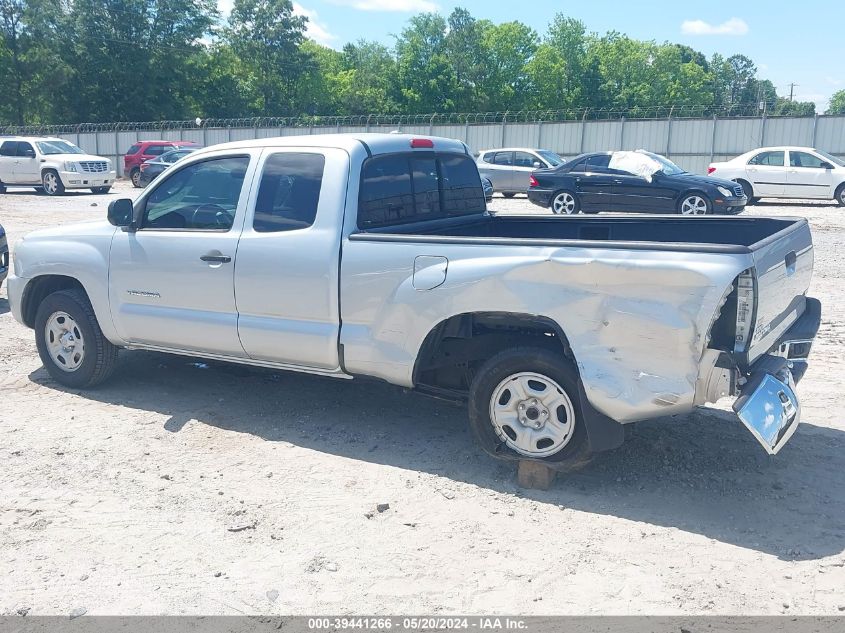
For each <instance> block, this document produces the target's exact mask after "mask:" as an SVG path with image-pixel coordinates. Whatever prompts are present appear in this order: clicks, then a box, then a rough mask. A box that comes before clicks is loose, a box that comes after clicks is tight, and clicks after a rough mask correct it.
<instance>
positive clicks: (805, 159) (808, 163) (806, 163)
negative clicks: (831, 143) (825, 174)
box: [789, 151, 827, 169]
mask: <svg viewBox="0 0 845 633" xmlns="http://www.w3.org/2000/svg"><path fill="white" fill-rule="evenodd" d="M824 162H827V161H824V160H822V159H821V158H819V157H818V156H813V155H812V154H808V153H807V152H793V151H790V152H789V166H790V167H810V168H814V169H821V168H822V163H824Z"/></svg>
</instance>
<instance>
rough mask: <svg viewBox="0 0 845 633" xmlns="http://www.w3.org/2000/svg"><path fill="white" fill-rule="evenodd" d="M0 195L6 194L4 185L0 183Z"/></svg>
mask: <svg viewBox="0 0 845 633" xmlns="http://www.w3.org/2000/svg"><path fill="white" fill-rule="evenodd" d="M0 193H6V185H4V184H3V183H2V182H0Z"/></svg>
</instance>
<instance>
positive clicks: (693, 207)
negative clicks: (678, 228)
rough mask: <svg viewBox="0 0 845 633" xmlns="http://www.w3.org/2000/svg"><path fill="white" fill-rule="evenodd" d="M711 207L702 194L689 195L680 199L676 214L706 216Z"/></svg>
mask: <svg viewBox="0 0 845 633" xmlns="http://www.w3.org/2000/svg"><path fill="white" fill-rule="evenodd" d="M711 209H712V206H711V204H710V200H708V199H707V196H705V195H704V194H703V193H689V194H687V195H686V196H684V197H683V198H682V199H681V202H680V204H679V205H678V212H679V213H680V214H681V215H706V214H708V213H710V210H711Z"/></svg>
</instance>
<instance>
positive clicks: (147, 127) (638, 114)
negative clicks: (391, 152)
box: [0, 104, 829, 135]
mask: <svg viewBox="0 0 845 633" xmlns="http://www.w3.org/2000/svg"><path fill="white" fill-rule="evenodd" d="M763 115H766V116H768V117H772V116H784V117H785V116H790V117H796V116H799V117H800V116H801V115H795V114H781V115H773V114H771V113H768V112H764V111H762V110H760V109H759V107H758V106H757V105H748V104H744V105H735V106H723V107H714V106H699V105H694V106H689V105H679V106H644V107H632V108H578V109H570V110H520V111H505V112H469V113H467V112H452V113H431V114H352V115H343V116H322V115H300V116H295V117H245V118H234V119H231V118H228V119H223V118H207V119H203V118H198V119H195V120H174V121H143V122H126V121H121V122H113V123H72V124H44V125H22V126H21V125H0V134H6V135H8V134H73V133H84V132H123V131H163V130H189V129H203V128H206V129H217V128H335V129H338V128H342V127H366V128H379V127H397V126H398V127H400V128H401V127H402V126H426V125H428V126H435V125H483V124H491V123H546V122H561V121H608V120H614V119H635V120H647V119H671V118H677V119H694V118H712V117H717V118H743V117H745V118H748V117H757V118H758V117H761V116H763ZM813 116H829V115H806V116H805V117H804V118H812V117H813Z"/></svg>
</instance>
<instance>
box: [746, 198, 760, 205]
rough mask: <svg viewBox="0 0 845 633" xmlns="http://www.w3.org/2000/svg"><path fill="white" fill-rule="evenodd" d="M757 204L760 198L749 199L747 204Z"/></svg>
mask: <svg viewBox="0 0 845 633" xmlns="http://www.w3.org/2000/svg"><path fill="white" fill-rule="evenodd" d="M758 202H760V198H751V199H750V200H749V201H748V204H757V203H758Z"/></svg>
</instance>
